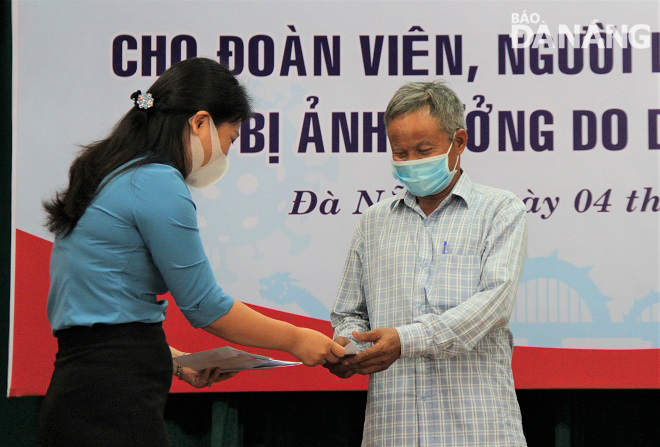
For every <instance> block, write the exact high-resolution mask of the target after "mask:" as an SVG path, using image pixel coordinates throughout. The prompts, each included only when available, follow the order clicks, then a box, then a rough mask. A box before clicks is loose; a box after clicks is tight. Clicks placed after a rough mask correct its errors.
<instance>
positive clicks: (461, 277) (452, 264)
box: [427, 255, 480, 310]
mask: <svg viewBox="0 0 660 447" xmlns="http://www.w3.org/2000/svg"><path fill="white" fill-rule="evenodd" d="M479 261H480V259H479V256H460V255H442V256H441V257H440V259H439V260H438V262H437V263H436V265H435V271H434V272H433V279H432V281H431V290H430V291H429V292H430V293H428V295H427V296H428V299H429V302H430V304H431V306H433V307H434V308H437V309H439V310H447V309H451V308H452V307H456V306H458V305H459V304H461V303H462V302H463V301H465V300H467V299H468V298H470V297H471V296H472V295H474V294H475V293H477V290H478V287H479V277H480V262H479Z"/></svg>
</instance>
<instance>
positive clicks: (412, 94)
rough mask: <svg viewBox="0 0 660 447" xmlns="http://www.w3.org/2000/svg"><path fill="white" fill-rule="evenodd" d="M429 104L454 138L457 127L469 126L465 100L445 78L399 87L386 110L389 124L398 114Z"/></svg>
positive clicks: (439, 122) (413, 110) (439, 121)
mask: <svg viewBox="0 0 660 447" xmlns="http://www.w3.org/2000/svg"><path fill="white" fill-rule="evenodd" d="M425 107H428V109H429V113H430V114H431V116H433V117H435V118H437V120H438V124H439V125H440V128H441V129H442V130H443V131H445V132H446V133H447V134H448V135H449V136H450V138H451V136H452V135H453V134H454V132H456V130H458V129H465V113H464V108H463V103H462V102H461V100H460V99H458V96H456V93H454V91H453V90H452V89H450V88H449V87H448V86H447V84H446V83H445V82H444V81H433V82H410V83H408V84H405V85H403V86H402V87H401V88H399V90H397V91H396V93H395V94H394V96H393V97H392V99H391V100H390V103H389V104H388V105H387V109H386V110H385V126H389V125H390V123H391V122H392V120H393V119H394V118H397V117H399V116H402V115H406V114H408V113H411V112H415V111H417V110H419V109H422V108H425Z"/></svg>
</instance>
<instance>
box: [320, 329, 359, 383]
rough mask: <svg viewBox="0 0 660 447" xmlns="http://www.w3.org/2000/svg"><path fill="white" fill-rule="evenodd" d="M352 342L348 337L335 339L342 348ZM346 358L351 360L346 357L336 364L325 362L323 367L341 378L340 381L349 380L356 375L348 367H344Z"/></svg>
mask: <svg viewBox="0 0 660 447" xmlns="http://www.w3.org/2000/svg"><path fill="white" fill-rule="evenodd" d="M350 342H351V341H350V340H349V339H348V338H346V337H337V338H335V343H337V344H339V345H341V346H346V345H347V344H349V343H350ZM346 358H350V357H346V356H345V357H342V358H341V359H339V360H338V361H336V362H334V363H332V362H325V363H324V364H323V367H324V368H328V371H330V372H331V373H332V374H334V375H335V376H337V377H339V378H340V379H348V378H349V377H351V376H352V375H353V374H355V373H354V372H351V371H349V369H348V367H347V366H344V365H342V360H343V359H346Z"/></svg>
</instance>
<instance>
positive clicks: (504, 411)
mask: <svg viewBox="0 0 660 447" xmlns="http://www.w3.org/2000/svg"><path fill="white" fill-rule="evenodd" d="M385 124H386V127H387V136H388V138H389V141H390V144H391V146H392V171H393V174H394V177H395V178H396V179H398V180H399V181H400V182H401V184H402V185H403V186H404V187H405V189H404V190H403V191H402V192H401V193H400V194H398V195H397V196H395V197H393V198H390V199H387V200H383V201H381V202H379V203H377V204H376V205H374V206H372V207H371V208H369V209H368V210H367V211H366V212H365V213H364V215H363V216H362V219H361V221H360V223H359V225H358V227H357V229H356V231H355V234H354V236H353V240H352V242H351V247H350V250H349V253H348V258H347V260H346V265H345V267H344V271H343V274H342V279H341V284H340V287H339V291H338V295H337V300H336V303H335V305H334V309H333V312H332V324H333V327H334V329H335V335H336V340H337V341H338V342H339V344H341V345H343V346H345V345H346V344H347V343H348V342H349V338H352V339H353V340H355V341H356V342H357V344H358V345H359V346H360V347H361V348H363V349H364V350H363V351H362V352H360V353H359V354H357V355H355V356H353V357H351V358H349V357H345V358H344V359H342V360H340V362H338V363H335V364H328V365H326V366H327V367H328V368H329V370H330V371H331V372H332V373H333V374H335V375H337V376H339V377H343V378H346V377H350V376H352V375H353V374H356V373H357V374H371V378H370V381H369V394H368V400H367V409H366V416H365V423H364V435H363V442H362V445H363V446H388V447H391V446H434V447H438V446H452V447H457V446H469V447H475V446H484V447H496V446H506V447H514V446H524V445H526V442H525V437H524V435H523V431H522V425H521V417H520V409H519V407H518V402H517V400H516V394H515V389H514V385H513V376H512V372H511V354H512V350H513V337H512V335H511V330H510V329H509V327H508V322H509V318H510V315H511V312H512V309H513V304H514V299H515V296H516V291H517V288H518V282H519V280H520V275H521V273H522V269H523V264H524V259H525V250H526V245H527V224H526V216H525V206H524V205H523V203H522V201H521V200H520V199H519V198H517V197H516V196H515V195H514V194H512V193H510V192H507V191H503V190H499V189H495V188H490V187H487V186H483V185H480V184H477V183H473V182H472V180H471V179H470V178H469V177H468V176H467V174H466V173H465V172H464V171H463V170H462V169H461V160H460V159H461V154H462V153H463V151H464V150H465V146H466V144H467V132H466V131H465V119H464V112H463V104H462V103H461V101H460V100H459V99H458V97H457V96H456V94H455V93H454V92H453V91H452V90H451V89H450V88H448V87H447V86H446V85H445V84H444V83H441V82H428V83H425V82H415V83H410V84H406V85H404V86H403V87H401V88H400V89H399V90H398V91H397V92H396V93H395V95H394V97H393V98H392V100H391V101H390V103H389V105H388V106H387V110H386V112H385Z"/></svg>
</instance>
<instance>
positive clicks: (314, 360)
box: [290, 327, 346, 366]
mask: <svg viewBox="0 0 660 447" xmlns="http://www.w3.org/2000/svg"><path fill="white" fill-rule="evenodd" d="M296 329H297V331H296V338H295V341H294V343H293V346H292V348H291V351H290V352H291V354H293V355H294V356H295V357H296V358H297V359H298V360H300V361H301V362H303V363H304V364H305V365H307V366H314V365H323V364H324V363H325V362H330V363H336V362H337V361H338V360H339V358H340V357H343V356H344V355H345V352H346V351H345V350H344V348H343V346H341V345H339V344H337V343H335V342H334V341H332V340H331V339H330V338H328V337H326V336H325V335H323V334H322V333H320V332H317V331H315V330H312V329H307V328H301V327H299V328H296Z"/></svg>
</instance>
